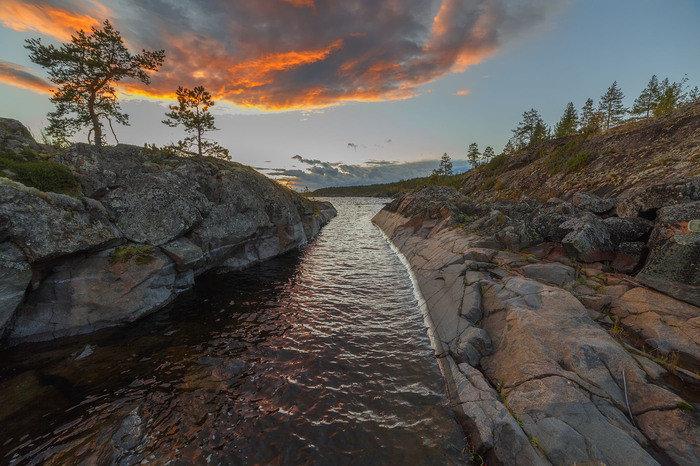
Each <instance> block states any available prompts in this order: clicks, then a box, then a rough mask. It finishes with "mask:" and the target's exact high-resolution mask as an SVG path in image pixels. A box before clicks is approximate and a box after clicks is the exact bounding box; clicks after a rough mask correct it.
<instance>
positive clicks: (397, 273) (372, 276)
mask: <svg viewBox="0 0 700 466" xmlns="http://www.w3.org/2000/svg"><path fill="white" fill-rule="evenodd" d="M333 202H334V203H335V204H336V206H337V208H338V213H339V215H338V217H337V218H336V219H334V220H333V221H332V222H331V223H330V224H329V225H328V226H326V227H325V229H324V230H323V231H322V233H321V234H320V236H319V237H318V238H317V239H316V240H315V241H314V242H313V243H312V244H311V245H310V246H308V247H307V248H306V249H304V250H303V251H301V252H298V253H294V254H291V255H287V256H284V257H282V258H278V259H275V260H273V261H271V262H269V263H267V264H264V265H262V266H259V267H255V268H253V269H250V270H248V271H245V272H242V273H233V274H219V275H217V274H209V275H206V276H204V277H202V278H201V279H200V280H199V281H198V283H197V286H196V288H195V289H194V290H193V291H192V292H191V293H188V294H187V295H185V296H183V297H182V298H181V299H179V300H178V301H177V302H176V303H175V304H174V305H173V306H171V307H170V308H169V309H167V310H164V311H162V312H159V313H157V314H155V315H153V316H150V317H149V318H147V319H144V320H141V321H139V322H136V323H134V324H132V325H129V326H127V327H123V328H118V329H110V330H104V331H101V332H98V333H96V334H92V335H89V336H84V337H80V338H74V339H69V340H64V341H61V342H59V343H57V342H54V343H49V344H33V345H24V346H22V347H18V348H14V349H12V350H6V351H4V352H2V353H0V361H1V362H0V462H2V463H5V462H8V461H11V462H40V461H48V462H51V463H76V462H79V461H84V462H85V463H90V464H92V463H96V462H101V463H120V464H133V463H138V462H141V461H144V460H145V461H155V462H157V463H166V462H168V461H170V460H175V462H177V463H182V462H184V463H191V462H197V463H207V462H210V463H213V464H216V463H225V464H259V463H273V464H293V463H315V464H338V463H339V464H349V463H358V464H367V463H370V464H377V463H382V464H452V463H460V462H464V461H465V457H464V456H463V454H462V453H461V452H462V449H463V448H464V439H463V435H462V432H461V430H460V428H459V426H458V425H457V424H456V422H455V421H454V420H453V418H452V415H451V411H450V409H449V408H448V406H447V401H446V398H445V396H444V386H443V382H442V379H441V376H440V372H439V370H438V367H437V364H436V362H435V358H434V356H433V352H432V350H431V348H430V344H429V341H428V338H427V336H426V333H425V328H424V324H423V321H422V318H421V315H420V311H419V310H418V305H417V302H416V300H415V298H414V296H413V290H412V288H411V282H410V279H409V277H408V274H407V272H406V271H405V269H404V268H403V266H402V265H401V262H400V260H399V258H398V257H397V256H396V255H395V254H394V253H393V252H392V251H391V249H390V247H389V245H388V244H387V243H386V241H385V240H384V238H383V237H382V235H381V233H380V232H379V231H378V230H377V229H376V228H375V227H374V226H373V225H371V223H370V219H371V218H372V216H373V215H374V213H376V212H377V211H378V210H379V209H380V208H381V206H382V203H381V202H380V201H378V200H372V199H335V200H333Z"/></svg>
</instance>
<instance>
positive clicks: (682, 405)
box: [676, 401, 695, 411]
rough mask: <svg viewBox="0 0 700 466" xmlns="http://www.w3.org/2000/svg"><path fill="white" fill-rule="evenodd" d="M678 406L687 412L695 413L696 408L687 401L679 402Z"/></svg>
mask: <svg viewBox="0 0 700 466" xmlns="http://www.w3.org/2000/svg"><path fill="white" fill-rule="evenodd" d="M676 406H678V409H685V410H686V411H695V408H694V407H693V405H691V404H690V403H687V402H685V401H681V402H679V403H678V405H676Z"/></svg>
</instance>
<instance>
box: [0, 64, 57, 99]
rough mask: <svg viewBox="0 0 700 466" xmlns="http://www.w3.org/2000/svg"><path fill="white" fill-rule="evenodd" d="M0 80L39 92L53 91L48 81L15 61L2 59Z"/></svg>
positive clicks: (48, 92)
mask: <svg viewBox="0 0 700 466" xmlns="http://www.w3.org/2000/svg"><path fill="white" fill-rule="evenodd" d="M0 82H2V83H4V84H9V85H10V86H16V87H21V88H23V89H29V90H30V91H34V92H37V93H39V94H50V93H51V85H50V84H49V83H48V82H46V81H44V80H43V79H41V78H40V77H38V76H35V75H33V74H32V73H31V72H30V71H29V69H28V68H26V67H24V66H20V65H16V64H14V63H8V62H3V61H0Z"/></svg>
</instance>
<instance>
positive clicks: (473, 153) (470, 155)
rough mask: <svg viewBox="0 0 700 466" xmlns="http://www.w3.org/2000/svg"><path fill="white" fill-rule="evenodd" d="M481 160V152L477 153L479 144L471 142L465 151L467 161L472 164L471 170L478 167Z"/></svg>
mask: <svg viewBox="0 0 700 466" xmlns="http://www.w3.org/2000/svg"><path fill="white" fill-rule="evenodd" d="M480 158H481V152H479V144H477V143H475V142H472V143H471V144H469V148H468V149H467V160H469V162H470V163H471V164H472V168H476V167H478V166H479V159H480Z"/></svg>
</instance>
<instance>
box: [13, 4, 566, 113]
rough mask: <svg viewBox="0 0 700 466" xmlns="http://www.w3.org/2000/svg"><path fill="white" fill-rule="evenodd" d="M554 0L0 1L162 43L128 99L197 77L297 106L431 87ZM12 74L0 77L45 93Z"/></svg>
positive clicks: (536, 17) (140, 42) (22, 15)
mask: <svg viewBox="0 0 700 466" xmlns="http://www.w3.org/2000/svg"><path fill="white" fill-rule="evenodd" d="M558 1H561V0H539V1H538V2H532V3H533V5H534V6H533V5H530V3H528V2H524V3H522V2H520V3H518V2H515V3H516V4H517V6H512V5H511V4H510V3H507V2H504V1H502V0H479V1H468V2H467V1H464V0H392V1H389V2H377V1H376V0H354V1H353V2H348V1H347V0H256V1H254V2H251V1H248V0H189V1H188V3H187V8H186V9H182V10H181V9H178V8H162V7H159V6H158V5H159V4H160V3H159V2H155V1H143V0H120V2H119V3H118V5H119V6H118V7H117V6H114V7H113V8H114V9H113V10H110V9H107V8H106V7H104V6H103V5H101V4H100V3H98V2H97V1H96V0H70V1H67V0H35V1H26V2H22V1H19V0H0V2H1V3H0V22H1V23H2V24H4V25H5V26H7V27H9V28H12V29H16V30H19V31H26V30H33V31H39V32H41V33H43V34H47V35H51V36H52V37H55V38H58V39H60V40H66V39H67V38H68V36H69V35H70V34H71V33H72V32H73V31H75V30H76V29H80V28H88V27H90V26H94V25H97V24H98V23H99V22H101V21H102V20H103V19H105V18H106V17H109V18H110V20H112V21H113V22H114V24H115V25H116V26H117V28H118V29H120V30H121V31H122V32H123V33H124V35H125V41H126V43H127V44H133V45H134V48H138V49H141V48H147V49H161V48H162V49H165V50H166V62H165V64H164V66H163V68H162V69H161V70H160V71H159V72H158V73H155V74H153V75H152V84H151V85H150V86H144V85H142V84H140V83H130V82H126V83H119V85H118V86H117V87H118V89H119V90H120V91H121V92H122V93H124V94H126V95H128V96H131V97H134V98H146V99H161V100H174V98H175V96H174V91H175V89H176V88H177V87H178V86H179V85H183V86H188V87H192V86H195V85H200V84H201V85H204V86H206V87H207V88H208V89H209V91H210V92H211V93H212V95H213V96H214V98H215V99H216V100H222V101H226V102H229V103H232V104H234V105H238V106H242V107H254V108H259V109H263V110H297V109H312V108H322V107H328V106H332V105H338V104H343V103H346V102H377V101H386V100H399V99H408V98H411V97H413V96H416V95H418V94H422V93H425V92H427V91H426V90H425V85H426V84H429V83H431V82H434V81H435V80H438V79H440V78H442V77H444V76H445V75H447V74H449V73H455V72H462V71H464V70H466V69H467V68H468V67H470V66H472V65H474V64H475V63H479V62H480V61H482V60H483V59H484V58H485V57H488V56H490V55H492V54H494V53H495V52H496V51H497V50H498V47H499V45H500V44H501V43H502V42H503V40H504V38H507V37H508V34H509V31H510V30H515V31H517V30H518V29H522V28H525V27H528V26H530V25H534V23H535V22H537V21H540V20H541V19H542V18H544V17H545V14H546V13H547V11H548V8H549V5H548V3H554V2H558ZM283 3H287V4H290V5H292V6H293V7H295V8H289V7H285V8H282V6H284V5H283ZM67 5H71V6H67ZM115 5H117V3H115ZM307 8H313V9H314V14H313V15H310V14H309V12H308V10H307ZM124 25H128V28H127V27H124ZM16 74H17V73H15V72H12V73H9V74H8V72H6V73H5V74H4V75H3V76H4V77H2V78H0V79H3V82H10V81H12V82H17V83H23V84H22V85H24V86H25V87H26V86H34V87H32V88H33V89H36V90H38V89H40V88H41V86H40V85H39V84H36V85H35V84H34V83H31V82H25V81H21V80H19V79H18V78H17V77H16V76H15V75H16ZM10 75H11V76H10ZM467 92H468V91H467V90H463V91H460V92H459V95H466V93H467Z"/></svg>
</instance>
